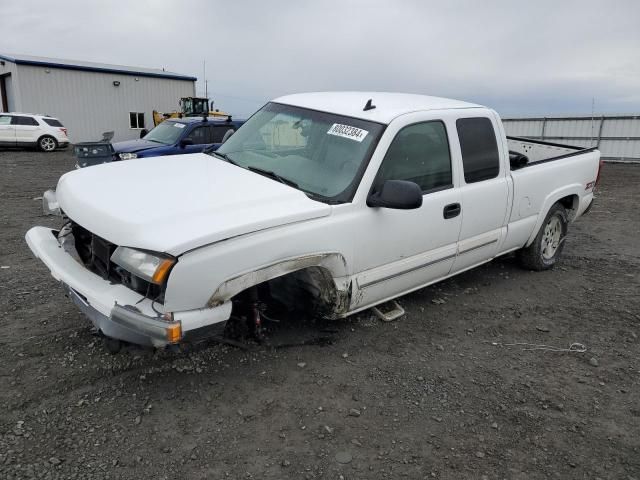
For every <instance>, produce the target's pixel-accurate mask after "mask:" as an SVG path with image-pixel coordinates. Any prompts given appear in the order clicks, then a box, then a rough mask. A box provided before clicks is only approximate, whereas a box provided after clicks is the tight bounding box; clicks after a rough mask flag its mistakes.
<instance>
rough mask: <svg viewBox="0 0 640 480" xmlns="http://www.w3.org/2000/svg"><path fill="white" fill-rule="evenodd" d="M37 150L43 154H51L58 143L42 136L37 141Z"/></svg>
mask: <svg viewBox="0 0 640 480" xmlns="http://www.w3.org/2000/svg"><path fill="white" fill-rule="evenodd" d="M38 148H39V149H40V150H41V151H43V152H53V151H54V150H55V149H56V148H58V142H57V141H56V139H55V138H53V137H52V136H51V135H44V136H42V137H40V138H39V139H38Z"/></svg>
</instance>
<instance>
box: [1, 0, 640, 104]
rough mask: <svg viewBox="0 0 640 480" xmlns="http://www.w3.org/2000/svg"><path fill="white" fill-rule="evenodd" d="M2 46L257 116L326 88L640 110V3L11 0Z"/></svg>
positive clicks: (4, 2) (4, 4) (4, 7)
mask: <svg viewBox="0 0 640 480" xmlns="http://www.w3.org/2000/svg"><path fill="white" fill-rule="evenodd" d="M0 38H1V41H0V53H23V54H30V55H40V56H48V57H56V58H65V59H78V60H88V61H94V62H101V63H114V64H121V65H130V66H145V67H157V68H162V67H164V68H166V69H167V70H171V71H175V72H179V73H185V74H192V75H194V76H197V77H198V80H199V81H198V93H203V92H204V88H203V84H202V83H201V79H202V78H203V61H206V72H207V79H208V87H209V96H210V97H211V98H213V99H214V100H215V102H216V105H217V107H218V108H221V109H224V110H227V111H230V112H232V113H234V114H235V115H247V114H249V113H252V112H253V111H254V110H255V109H257V108H259V107H260V106H261V105H262V104H263V103H264V102H266V101H267V100H269V99H270V98H273V97H276V96H279V95H283V94H287V93H293V92H303V91H319V90H375V91H381V90H384V91H398V92H411V93H423V94H428V95H436V96H444V97H452V98H457V99H461V100H467V101H472V102H476V103H481V104H484V105H487V106H490V107H493V108H495V109H497V110H498V111H499V112H500V113H501V114H502V115H526V114H541V115H544V114H560V113H591V110H592V98H595V111H596V113H638V114H640V1H638V0H628V1H627V0H615V1H614V0H610V1H606V0H602V1H597V2H596V1H591V0H581V1H561V0H555V1H547V0H534V1H525V0H522V1H518V0H511V1H482V0H476V1H474V0H459V1H458V0H453V1H452V0H446V1H444V0H438V1H427V0H424V1H410V0H405V1H403V0H387V1H375V0H370V1H365V0H362V1H360V0H354V1H349V0H338V1H333V0H322V1H305V0H290V1H281V0H264V1H259V0H256V1H250V0H246V1H237V0H227V1H218V0H215V1H214V0H174V1H169V0H126V1H120V0H111V1H108V2H107V1H102V2H98V1H91V0H58V1H51V0H43V1H37V0H1V1H0Z"/></svg>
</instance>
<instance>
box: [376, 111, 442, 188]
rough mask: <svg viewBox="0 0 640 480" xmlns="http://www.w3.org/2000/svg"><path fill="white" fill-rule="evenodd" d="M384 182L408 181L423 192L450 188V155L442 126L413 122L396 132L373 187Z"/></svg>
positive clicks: (434, 122) (433, 123)
mask: <svg viewBox="0 0 640 480" xmlns="http://www.w3.org/2000/svg"><path fill="white" fill-rule="evenodd" d="M385 180H408V181H410V182H414V183H417V184H418V185H420V188H421V189H422V191H423V192H425V193H426V192H429V191H434V190H441V189H444V188H450V187H451V186H452V180H451V156H450V155H449V141H448V140H447V131H446V129H445V126H444V123H442V122H441V121H432V122H425V123H416V124H414V125H409V126H407V127H404V128H403V129H402V130H400V131H399V132H398V134H397V135H396V137H395V138H394V139H393V142H391V145H389V150H387V153H386V155H385V157H384V160H383V161H382V165H381V166H380V172H379V173H378V178H377V179H376V185H377V186H380V185H382V183H383V182H384V181H385Z"/></svg>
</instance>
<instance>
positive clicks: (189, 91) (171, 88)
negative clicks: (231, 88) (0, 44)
mask: <svg viewBox="0 0 640 480" xmlns="http://www.w3.org/2000/svg"><path fill="white" fill-rule="evenodd" d="M195 82H196V78H195V77H192V76H189V75H181V74H178V73H172V72H165V71H164V70H155V69H149V68H137V67H124V66H119V65H105V64H99V63H91V62H79V61H72V60H59V59H54V58H42V57H32V56H27V55H5V54H1V53H0V112H24V113H34V114H38V113H40V114H46V115H51V116H53V117H56V118H59V119H60V120H61V121H62V123H63V124H64V126H65V127H67V128H68V134H69V138H70V139H71V141H72V142H83V141H91V140H99V139H101V138H102V133H103V132H107V131H113V132H114V141H120V140H130V139H134V138H139V137H140V130H141V129H143V128H147V129H151V128H152V127H153V117H152V113H151V112H152V111H153V110H158V111H160V112H170V111H173V110H178V109H179V105H178V102H179V100H180V98H181V97H190V96H195Z"/></svg>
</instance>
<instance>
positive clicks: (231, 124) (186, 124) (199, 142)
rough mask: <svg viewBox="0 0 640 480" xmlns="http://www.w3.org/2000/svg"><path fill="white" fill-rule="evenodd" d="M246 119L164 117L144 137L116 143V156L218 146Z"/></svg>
mask: <svg viewBox="0 0 640 480" xmlns="http://www.w3.org/2000/svg"><path fill="white" fill-rule="evenodd" d="M243 123H244V120H232V119H231V117H228V118H226V119H220V118H216V117H209V118H207V119H203V118H202V117H185V118H171V119H168V120H165V121H164V122H162V123H161V124H159V125H158V126H157V127H155V128H154V129H153V130H151V131H150V132H149V133H147V134H146V135H145V136H144V137H143V138H141V139H139V140H128V141H126V142H117V143H114V144H113V151H114V157H115V158H114V160H130V159H133V158H142V157H158V156H162V155H182V154H185V153H198V152H202V150H204V149H205V148H208V147H212V148H213V149H216V148H218V147H219V146H220V145H222V142H224V141H225V140H226V139H227V138H228V137H229V136H230V135H231V134H233V132H235V131H236V130H237V129H238V128H240V126H241V125H242V124H243Z"/></svg>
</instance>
